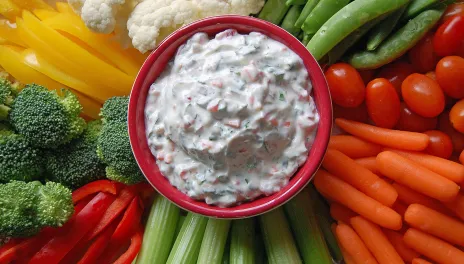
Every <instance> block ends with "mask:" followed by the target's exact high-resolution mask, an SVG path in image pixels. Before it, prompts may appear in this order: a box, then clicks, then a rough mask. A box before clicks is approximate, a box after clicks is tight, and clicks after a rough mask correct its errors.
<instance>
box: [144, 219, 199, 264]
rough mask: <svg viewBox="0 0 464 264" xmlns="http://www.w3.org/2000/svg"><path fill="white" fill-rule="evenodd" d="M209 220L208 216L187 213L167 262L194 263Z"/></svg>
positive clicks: (169, 263)
mask: <svg viewBox="0 0 464 264" xmlns="http://www.w3.org/2000/svg"><path fill="white" fill-rule="evenodd" d="M207 222H208V218H207V217H204V216H201V215H197V214H194V213H188V214H187V217H186V218H185V221H184V223H183V224H182V228H181V229H180V232H179V235H178V236H177V239H176V242H174V246H173V247H172V249H171V253H170V254H169V258H168V260H167V262H166V263H167V264H194V263H196V262H197V259H198V253H199V252H200V246H201V241H202V239H203V235H204V234H205V228H206V223H207ZM153 263H154V262H153ZM156 263H162V262H156Z"/></svg>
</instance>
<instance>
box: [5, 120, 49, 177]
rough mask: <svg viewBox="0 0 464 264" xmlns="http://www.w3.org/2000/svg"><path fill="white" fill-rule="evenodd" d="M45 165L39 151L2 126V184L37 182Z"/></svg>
mask: <svg viewBox="0 0 464 264" xmlns="http://www.w3.org/2000/svg"><path fill="white" fill-rule="evenodd" d="M2 126H3V128H2ZM43 163H44V160H43V155H42V152H41V151H40V150H39V149H36V148H34V147H32V146H31V145H30V144H29V143H28V142H27V141H26V140H25V139H24V137H23V136H21V135H18V134H15V133H13V132H12V131H11V130H8V127H7V126H6V125H2V124H0V183H7V182H9V181H11V180H18V181H32V180H37V179H39V178H40V177H41V176H42V174H43V171H44V169H43Z"/></svg>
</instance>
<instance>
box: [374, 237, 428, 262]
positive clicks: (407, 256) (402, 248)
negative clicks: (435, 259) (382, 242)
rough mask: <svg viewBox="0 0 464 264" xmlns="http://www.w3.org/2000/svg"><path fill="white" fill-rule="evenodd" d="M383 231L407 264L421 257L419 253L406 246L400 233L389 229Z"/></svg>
mask: <svg viewBox="0 0 464 264" xmlns="http://www.w3.org/2000/svg"><path fill="white" fill-rule="evenodd" d="M382 231H383V232H384V234H385V235H386V236H387V238H388V240H389V241H390V243H391V244H392V245H393V247H394V248H395V250H396V252H398V254H399V255H400V256H401V258H402V259H403V260H404V261H405V262H407V263H409V262H411V261H412V260H413V259H415V258H417V257H419V256H420V254H419V253H417V252H416V251H414V250H413V249H411V248H409V247H408V246H406V244H405V243H404V241H403V235H402V234H401V233H400V232H397V231H393V230H388V229H384V230H382Z"/></svg>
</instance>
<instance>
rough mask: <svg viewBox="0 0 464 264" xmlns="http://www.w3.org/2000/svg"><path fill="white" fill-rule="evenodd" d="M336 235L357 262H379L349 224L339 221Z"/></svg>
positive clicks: (373, 263)
mask: <svg viewBox="0 0 464 264" xmlns="http://www.w3.org/2000/svg"><path fill="white" fill-rule="evenodd" d="M335 235H336V236H337V239H338V241H340V245H341V247H342V248H344V249H345V250H346V252H347V254H349V255H350V256H351V258H352V259H353V261H354V262H355V263H366V264H376V263H378V262H377V261H376V260H375V258H374V257H373V256H372V254H371V252H369V250H368V249H367V247H366V245H365V244H364V242H363V241H362V240H361V238H359V236H358V235H357V234H356V232H355V231H354V230H353V229H352V228H351V227H349V226H348V225H346V224H344V223H339V224H338V226H337V227H336V229H335Z"/></svg>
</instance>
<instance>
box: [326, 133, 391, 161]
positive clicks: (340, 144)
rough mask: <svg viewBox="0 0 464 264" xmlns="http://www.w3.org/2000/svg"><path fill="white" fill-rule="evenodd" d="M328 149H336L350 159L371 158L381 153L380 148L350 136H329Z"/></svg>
mask: <svg viewBox="0 0 464 264" xmlns="http://www.w3.org/2000/svg"><path fill="white" fill-rule="evenodd" d="M329 148H332V149H336V150H338V151H340V152H342V153H343V154H345V155H347V156H348V157H350V158H352V159H357V158H364V157H372V156H376V155H377V154H379V153H380V152H382V147H381V146H379V145H377V144H374V143H371V142H368V141H365V140H362V139H359V138H357V137H354V136H350V135H335V136H331V137H330V140H329Z"/></svg>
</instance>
